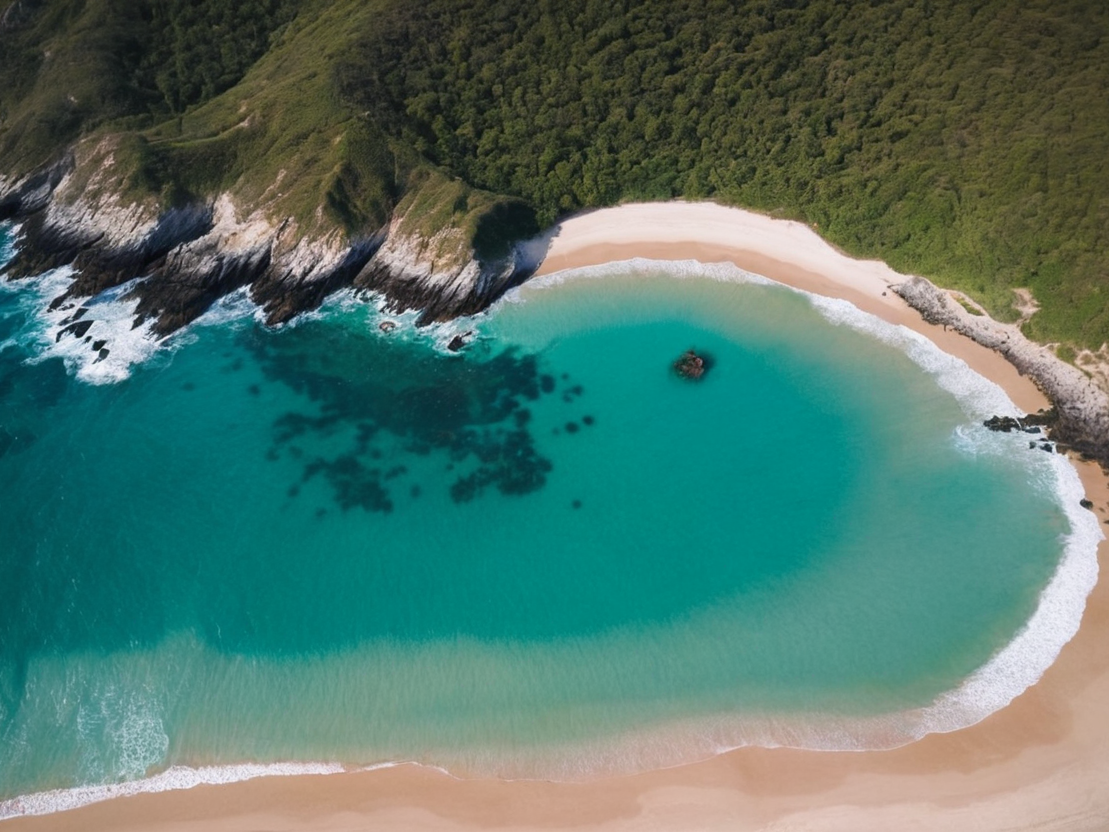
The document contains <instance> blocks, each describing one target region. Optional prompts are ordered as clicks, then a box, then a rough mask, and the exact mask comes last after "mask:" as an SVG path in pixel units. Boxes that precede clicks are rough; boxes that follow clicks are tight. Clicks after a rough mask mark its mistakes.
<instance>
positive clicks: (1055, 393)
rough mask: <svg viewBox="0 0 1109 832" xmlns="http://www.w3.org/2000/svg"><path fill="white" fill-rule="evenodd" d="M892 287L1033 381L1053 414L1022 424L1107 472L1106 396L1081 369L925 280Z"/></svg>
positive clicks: (1108, 400)
mask: <svg viewBox="0 0 1109 832" xmlns="http://www.w3.org/2000/svg"><path fill="white" fill-rule="evenodd" d="M892 288H893V291H894V292H896V293H897V294H898V295H900V296H901V297H902V298H903V299H904V300H905V301H906V302H907V303H908V304H909V306H911V307H913V308H914V309H915V310H917V312H919V313H920V315H921V317H923V318H924V320H926V321H928V322H929V323H932V324H941V325H944V326H948V327H951V328H952V329H954V330H955V331H956V332H959V333H961V334H963V335H965V336H967V337H968V338H971V339H972V340H974V341H976V342H978V343H979V344H981V345H982V346H984V347H989V348H990V349H992V350H996V351H997V352H999V353H1001V354H1002V355H1003V356H1005V358H1007V359H1008V360H1009V362H1010V363H1011V364H1012V365H1013V366H1014V367H1016V368H1017V371H1018V372H1020V373H1021V374H1022V375H1026V376H1028V377H1030V378H1031V379H1032V380H1033V381H1035V383H1036V385H1037V386H1038V387H1039V388H1040V389H1041V390H1042V391H1043V392H1044V394H1045V395H1046V396H1047V397H1048V398H1049V399H1050V400H1051V402H1052V404H1053V405H1054V413H1053V415H1051V416H1049V417H1048V418H1046V419H1036V418H1034V417H1029V418H1025V419H1023V420H1022V425H1021V427H1024V426H1030V425H1036V424H1044V425H1045V426H1046V427H1047V430H1048V434H1049V436H1050V437H1051V439H1052V440H1054V441H1055V442H1057V443H1059V444H1061V445H1062V446H1064V447H1066V448H1069V449H1072V450H1074V451H1076V452H1078V453H1079V454H1082V455H1084V456H1086V457H1088V458H1090V459H1096V460H1097V461H1098V462H1099V463H1101V465H1102V467H1104V468H1106V469H1107V470H1109V394H1107V393H1106V392H1105V390H1103V389H1102V388H1101V387H1099V386H1098V385H1097V384H1096V383H1095V382H1094V381H1093V380H1092V379H1091V378H1090V377H1089V376H1087V375H1086V374H1085V373H1084V372H1082V370H1080V369H1078V368H1077V367H1075V366H1073V365H1071V364H1067V363H1066V362H1064V361H1062V360H1060V359H1059V357H1058V356H1056V355H1055V353H1054V351H1052V350H1051V349H1050V348H1049V347H1047V346H1044V345H1042V344H1037V343H1035V342H1034V341H1030V340H1029V339H1028V338H1026V337H1025V335H1024V333H1022V332H1021V331H1020V329H1019V327H1017V326H1014V325H1012V324H1003V323H1000V322H999V321H995V320H993V319H992V318H989V317H986V316H984V315H971V314H970V313H969V312H967V311H966V309H964V308H963V307H962V306H961V305H959V304H958V303H957V302H956V301H955V300H953V299H952V298H951V296H950V295H949V294H948V293H947V292H945V291H943V290H942V289H939V288H938V287H936V286H935V285H934V284H933V283H931V282H930V281H928V280H925V279H924V278H921V277H913V278H910V279H909V280H907V281H905V282H904V283H900V284H897V285H896V286H893V287H892ZM1045 415H1046V414H1045ZM999 424H1000V423H999ZM999 429H1001V430H1004V427H999ZM1047 449H1048V450H1050V449H1051V446H1050V445H1048V446H1047Z"/></svg>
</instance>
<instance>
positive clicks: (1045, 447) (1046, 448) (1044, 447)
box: [1040, 442, 1055, 453]
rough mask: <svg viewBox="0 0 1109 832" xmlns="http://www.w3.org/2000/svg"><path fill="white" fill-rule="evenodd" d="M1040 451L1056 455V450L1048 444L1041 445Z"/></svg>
mask: <svg viewBox="0 0 1109 832" xmlns="http://www.w3.org/2000/svg"><path fill="white" fill-rule="evenodd" d="M1040 450H1041V451H1047V452H1048V453H1054V452H1055V449H1054V448H1053V447H1051V445H1050V444H1048V443H1047V442H1044V443H1043V444H1042V445H1040Z"/></svg>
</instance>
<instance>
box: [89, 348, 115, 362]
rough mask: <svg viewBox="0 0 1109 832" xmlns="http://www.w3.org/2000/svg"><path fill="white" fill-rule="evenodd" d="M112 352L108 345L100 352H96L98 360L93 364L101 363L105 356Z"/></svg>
mask: <svg viewBox="0 0 1109 832" xmlns="http://www.w3.org/2000/svg"><path fill="white" fill-rule="evenodd" d="M110 353H111V350H109V349H108V348H107V347H105V348H104V349H102V350H100V352H98V353H97V354H96V360H95V361H94V362H92V363H93V364H99V363H100V362H101V361H103V360H104V359H105V358H107V357H108V355H109V354H110Z"/></svg>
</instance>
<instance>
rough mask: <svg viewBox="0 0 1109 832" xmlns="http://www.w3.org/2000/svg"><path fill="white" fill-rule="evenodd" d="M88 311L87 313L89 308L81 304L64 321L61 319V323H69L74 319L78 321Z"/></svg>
mask: <svg viewBox="0 0 1109 832" xmlns="http://www.w3.org/2000/svg"><path fill="white" fill-rule="evenodd" d="M88 313H89V308H88V307H87V306H82V307H80V308H79V309H78V310H77V311H76V312H74V313H73V314H72V315H70V316H69V317H68V318H66V319H65V320H64V321H62V323H63V324H71V323H73V322H74V321H79V320H81V318H83V317H85V315H87V314H88Z"/></svg>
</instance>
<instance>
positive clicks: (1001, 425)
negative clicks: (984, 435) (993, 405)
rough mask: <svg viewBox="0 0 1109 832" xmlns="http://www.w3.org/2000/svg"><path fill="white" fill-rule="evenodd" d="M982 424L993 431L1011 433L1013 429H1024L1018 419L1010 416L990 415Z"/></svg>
mask: <svg viewBox="0 0 1109 832" xmlns="http://www.w3.org/2000/svg"><path fill="white" fill-rule="evenodd" d="M982 424H983V425H985V426H986V427H987V428H989V429H990V430H992V431H994V432H995V433H1012V432H1013V431H1014V430H1024V425H1022V424H1021V422H1020V419H1014V418H1013V417H1012V416H991V417H990V418H989V419H987V420H986V421H984V422H983V423H982Z"/></svg>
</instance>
